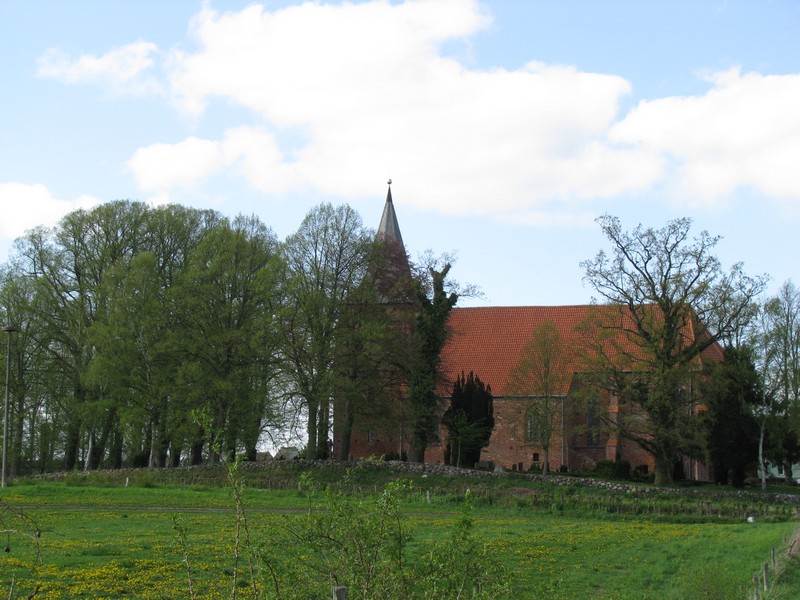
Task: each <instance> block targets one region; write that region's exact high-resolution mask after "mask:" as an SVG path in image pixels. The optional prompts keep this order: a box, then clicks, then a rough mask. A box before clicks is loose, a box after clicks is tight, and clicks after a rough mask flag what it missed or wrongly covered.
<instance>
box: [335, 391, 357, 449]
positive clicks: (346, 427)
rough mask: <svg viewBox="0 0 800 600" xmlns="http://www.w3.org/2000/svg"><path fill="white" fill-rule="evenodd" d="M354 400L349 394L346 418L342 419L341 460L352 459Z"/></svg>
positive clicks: (346, 400)
mask: <svg viewBox="0 0 800 600" xmlns="http://www.w3.org/2000/svg"><path fill="white" fill-rule="evenodd" d="M354 421H355V415H354V414H353V399H352V398H351V397H350V395H349V394H348V396H347V398H346V399H345V401H344V417H343V418H342V433H341V436H340V438H339V460H347V459H348V458H350V441H351V438H352V436H353V422H354Z"/></svg>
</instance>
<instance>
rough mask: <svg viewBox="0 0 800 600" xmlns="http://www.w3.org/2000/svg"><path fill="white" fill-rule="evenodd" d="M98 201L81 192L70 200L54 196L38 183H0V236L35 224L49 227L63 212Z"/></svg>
mask: <svg viewBox="0 0 800 600" xmlns="http://www.w3.org/2000/svg"><path fill="white" fill-rule="evenodd" d="M100 203H101V202H100V200H98V199H97V198H93V197H92V196H85V195H84V196H79V197H78V198H75V199H74V200H62V199H60V198H55V197H53V195H52V194H51V193H50V191H49V190H48V189H47V188H46V187H45V186H43V185H42V184H38V183H37V184H25V183H15V182H7V183H0V205H1V206H3V207H4V209H3V218H2V219H0V236H3V237H6V238H11V239H13V238H17V237H19V236H21V235H23V234H24V233H25V232H26V231H28V230H29V229H33V228H34V227H37V226H39V225H44V226H46V227H52V226H54V225H56V224H57V223H58V222H59V221H60V220H61V218H62V217H63V216H64V215H66V214H67V213H70V212H72V211H74V210H78V209H81V208H82V209H89V208H92V207H94V206H97V205H98V204H100Z"/></svg>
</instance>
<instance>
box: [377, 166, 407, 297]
mask: <svg viewBox="0 0 800 600" xmlns="http://www.w3.org/2000/svg"><path fill="white" fill-rule="evenodd" d="M388 185H389V189H388V191H387V192H386V203H385V204H384V205H383V214H382V215H381V222H380V224H379V225H378V231H377V233H376V235H375V237H376V239H377V240H378V241H379V242H382V243H383V245H384V248H385V251H386V254H385V260H384V264H383V268H382V269H381V274H380V275H379V276H378V277H377V278H376V285H377V288H378V291H379V293H380V295H381V296H382V297H383V299H384V302H386V303H387V304H405V303H408V302H409V301H411V299H412V297H413V294H412V293H411V292H412V289H413V288H412V287H411V266H410V264H409V262H408V254H406V247H405V244H404V243H403V235H402V234H401V233H400V224H399V223H398V222H397V213H396V212H395V210H394V202H392V180H391V179H390V180H389V182H388Z"/></svg>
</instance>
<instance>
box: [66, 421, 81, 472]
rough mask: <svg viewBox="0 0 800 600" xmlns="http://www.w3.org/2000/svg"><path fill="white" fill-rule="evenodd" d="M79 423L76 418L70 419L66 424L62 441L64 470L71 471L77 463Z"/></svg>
mask: <svg viewBox="0 0 800 600" xmlns="http://www.w3.org/2000/svg"><path fill="white" fill-rule="evenodd" d="M80 435H81V424H80V421H78V420H77V419H70V421H69V423H68V424H67V431H66V440H65V442H64V471H67V472H69V471H72V470H73V469H74V468H75V467H76V465H77V464H78V448H79V447H80Z"/></svg>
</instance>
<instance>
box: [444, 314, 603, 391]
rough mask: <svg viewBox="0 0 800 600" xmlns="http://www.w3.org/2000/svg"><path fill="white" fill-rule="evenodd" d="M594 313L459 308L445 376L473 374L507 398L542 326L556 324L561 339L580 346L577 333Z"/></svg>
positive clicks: (452, 326)
mask: <svg viewBox="0 0 800 600" xmlns="http://www.w3.org/2000/svg"><path fill="white" fill-rule="evenodd" d="M592 308H596V307H592V306H590V305H585V306H584V305H581V306H497V307H494V306H492V307H478V308H454V309H453V310H452V311H451V312H450V318H449V319H448V326H449V329H450V337H449V338H448V340H447V343H446V344H445V347H444V349H443V350H442V375H443V376H444V378H445V379H446V380H447V381H453V380H455V378H456V377H457V376H458V375H460V374H461V372H462V371H464V372H465V373H469V372H470V371H473V372H474V373H475V375H477V376H478V377H480V379H481V381H482V382H484V383H485V384H487V385H491V386H492V393H493V394H494V395H495V396H503V395H505V394H506V393H507V390H506V387H507V384H508V381H509V376H510V375H511V373H512V371H513V370H514V368H515V367H516V366H517V363H519V360H520V357H521V356H522V351H523V349H524V348H525V345H526V344H527V343H528V342H529V341H530V339H531V337H532V335H533V332H534V331H535V330H536V328H537V327H538V326H539V325H541V324H542V323H544V322H546V321H552V322H553V323H554V324H555V326H556V329H557V331H558V333H559V335H560V336H561V339H562V340H564V342H565V343H567V344H569V345H572V346H574V345H576V344H580V343H581V340H580V339H579V337H580V334H579V333H578V332H577V331H576V327H577V326H578V324H580V323H581V322H582V321H583V320H584V319H585V318H586V316H587V315H588V312H589V310H590V309H592ZM566 391H567V390H564V393H566ZM448 393H449V392H448Z"/></svg>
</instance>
